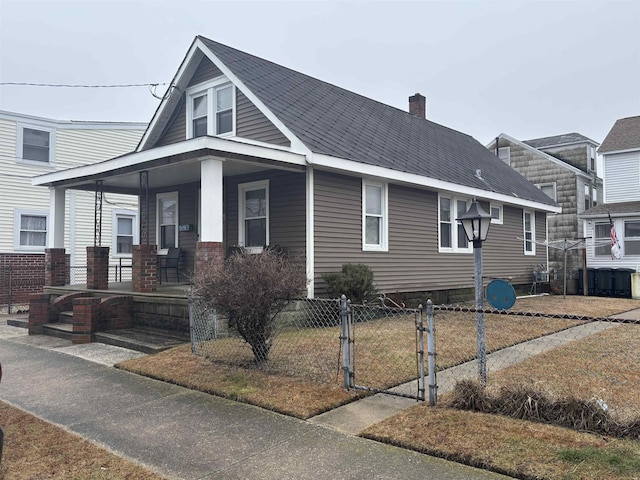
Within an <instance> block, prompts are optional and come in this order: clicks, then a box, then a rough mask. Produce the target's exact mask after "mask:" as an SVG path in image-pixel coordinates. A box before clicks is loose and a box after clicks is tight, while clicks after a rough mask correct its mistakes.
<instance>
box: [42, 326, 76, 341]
mask: <svg viewBox="0 0 640 480" xmlns="http://www.w3.org/2000/svg"><path fill="white" fill-rule="evenodd" d="M42 334H43V335H49V336H50V337H57V338H61V339H63V340H71V339H72V338H73V324H71V323H47V324H45V325H42Z"/></svg>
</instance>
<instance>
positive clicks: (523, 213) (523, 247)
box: [522, 210, 536, 256]
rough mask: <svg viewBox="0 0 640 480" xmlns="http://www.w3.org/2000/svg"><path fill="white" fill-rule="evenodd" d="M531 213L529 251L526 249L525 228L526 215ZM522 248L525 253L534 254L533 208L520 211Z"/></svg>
mask: <svg viewBox="0 0 640 480" xmlns="http://www.w3.org/2000/svg"><path fill="white" fill-rule="evenodd" d="M527 214H529V215H531V251H530V252H528V251H527V230H526V228H527V227H526V225H527V222H526V215H527ZM522 238H523V242H522V249H523V251H524V254H525V255H532V256H533V255H535V254H536V212H535V211H534V210H523V211H522Z"/></svg>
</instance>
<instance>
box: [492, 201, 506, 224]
mask: <svg viewBox="0 0 640 480" xmlns="http://www.w3.org/2000/svg"><path fill="white" fill-rule="evenodd" d="M494 208H497V209H499V210H500V215H499V217H498V218H493V217H491V223H493V224H495V225H502V223H503V222H504V220H503V219H504V208H503V205H502V204H501V203H490V204H489V215H491V210H493V209H494Z"/></svg>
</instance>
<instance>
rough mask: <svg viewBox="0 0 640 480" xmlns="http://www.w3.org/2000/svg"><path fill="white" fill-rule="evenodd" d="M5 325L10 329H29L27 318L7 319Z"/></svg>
mask: <svg viewBox="0 0 640 480" xmlns="http://www.w3.org/2000/svg"><path fill="white" fill-rule="evenodd" d="M7 325H11V326H12V327H20V328H29V317H26V318H23V317H14V318H7Z"/></svg>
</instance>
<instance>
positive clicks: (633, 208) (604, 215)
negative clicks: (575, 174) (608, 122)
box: [580, 116, 640, 271]
mask: <svg viewBox="0 0 640 480" xmlns="http://www.w3.org/2000/svg"><path fill="white" fill-rule="evenodd" d="M598 153H600V154H601V155H602V157H603V165H604V197H603V203H601V204H600V205H598V206H595V207H594V208H591V209H589V210H587V211H586V212H584V213H583V214H582V215H580V218H581V219H582V220H583V223H584V227H583V228H584V231H585V236H586V237H587V267H588V268H617V269H618V268H629V269H633V270H634V271H635V270H636V269H637V268H638V266H639V265H640V116H637V117H628V118H621V119H619V120H617V121H616V122H615V124H614V125H613V127H612V128H611V131H609V133H608V134H607V136H606V137H605V139H604V141H603V142H602V145H601V146H600V148H599V149H598ZM612 224H613V228H614V229H615V232H616V237H617V239H618V244H617V245H616V247H615V249H614V252H612V248H611V247H612V245H611V226H612Z"/></svg>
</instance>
